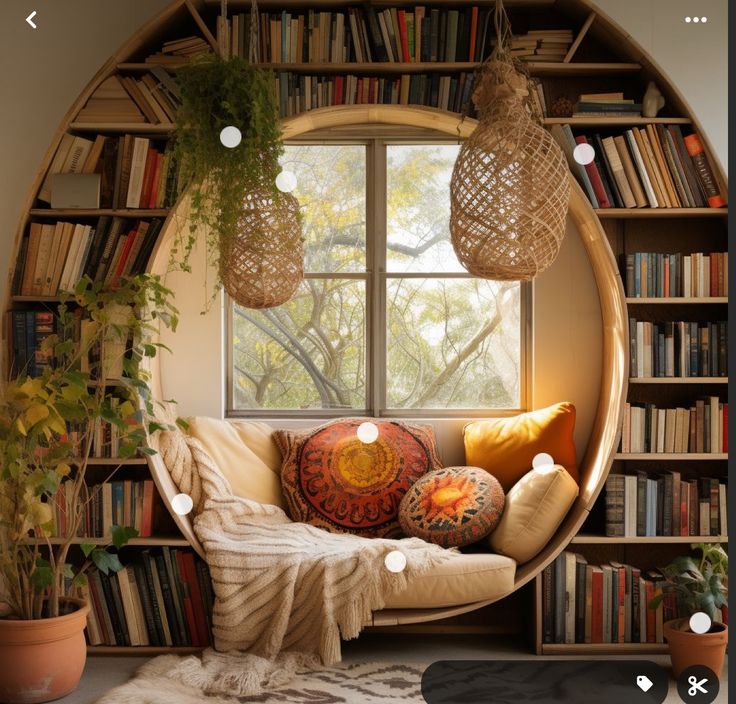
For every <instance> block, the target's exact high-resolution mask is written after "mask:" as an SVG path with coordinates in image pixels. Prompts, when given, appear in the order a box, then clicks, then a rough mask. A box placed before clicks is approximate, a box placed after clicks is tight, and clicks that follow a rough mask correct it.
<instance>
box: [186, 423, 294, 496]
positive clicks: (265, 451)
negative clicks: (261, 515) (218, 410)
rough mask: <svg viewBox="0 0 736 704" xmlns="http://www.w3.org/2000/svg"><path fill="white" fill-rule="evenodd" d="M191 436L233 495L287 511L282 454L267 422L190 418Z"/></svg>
mask: <svg viewBox="0 0 736 704" xmlns="http://www.w3.org/2000/svg"><path fill="white" fill-rule="evenodd" d="M187 421H188V423H189V434H190V435H192V436H193V437H195V438H197V440H199V441H200V442H201V443H202V445H203V446H204V449H205V450H206V451H207V453H208V454H209V455H210V457H212V459H213V460H214V461H215V463H216V464H217V466H218V467H219V469H220V471H221V472H222V474H223V476H224V477H225V479H227V480H228V482H230V487H231V488H232V490H233V494H235V495H236V496H242V497H243V498H246V499H251V500H252V501H257V502H258V503H261V504H273V505H274V506H279V507H280V508H284V507H285V506H284V499H283V497H282V495H281V479H280V477H279V472H280V469H281V453H280V452H279V449H278V448H277V447H276V443H274V441H273V439H272V438H271V433H272V428H271V426H270V425H268V424H266V423H256V422H250V421H235V422H230V421H227V420H218V419H216V418H206V417H203V416H198V417H196V418H188V419H187Z"/></svg>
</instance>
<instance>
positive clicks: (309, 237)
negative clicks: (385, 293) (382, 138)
mask: <svg viewBox="0 0 736 704" xmlns="http://www.w3.org/2000/svg"><path fill="white" fill-rule="evenodd" d="M365 160H366V157H365V146H364V145H362V144H358V145H355V144H339V145H322V144H309V145H287V146H286V149H285V152H284V155H283V156H282V158H281V164H282V166H283V168H284V169H285V170H287V171H291V172H292V173H293V174H294V175H295V176H296V179H297V186H296V188H295V189H294V191H293V193H294V195H295V196H296V198H297V200H298V201H299V205H300V206H301V209H302V214H303V217H304V219H303V221H302V223H303V230H304V269H305V271H308V272H317V273H318V272H338V271H350V272H355V271H365V207H366V206H365V183H366V177H365V169H366V164H365Z"/></svg>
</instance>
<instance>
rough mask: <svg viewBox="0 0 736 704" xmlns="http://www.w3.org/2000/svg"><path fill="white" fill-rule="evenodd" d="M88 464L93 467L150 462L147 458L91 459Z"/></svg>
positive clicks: (76, 461) (76, 462) (75, 461)
mask: <svg viewBox="0 0 736 704" xmlns="http://www.w3.org/2000/svg"><path fill="white" fill-rule="evenodd" d="M81 461H82V460H81V458H78V459H76V460H74V462H73V463H74V464H78V463H79V462H81ZM87 464H92V465H112V466H115V465H123V466H125V465H129V464H135V465H143V464H148V460H147V459H146V458H145V457H90V458H89V460H88V462H87Z"/></svg>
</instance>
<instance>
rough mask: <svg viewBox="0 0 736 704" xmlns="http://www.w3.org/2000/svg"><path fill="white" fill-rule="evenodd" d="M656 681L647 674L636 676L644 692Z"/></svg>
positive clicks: (639, 686)
mask: <svg viewBox="0 0 736 704" xmlns="http://www.w3.org/2000/svg"><path fill="white" fill-rule="evenodd" d="M653 684H654V682H652V680H650V679H649V678H648V677H647V676H646V675H637V677H636V686H637V687H638V688H639V689H640V690H641V691H642V692H648V691H649V690H650V689H651V688H652V685H653Z"/></svg>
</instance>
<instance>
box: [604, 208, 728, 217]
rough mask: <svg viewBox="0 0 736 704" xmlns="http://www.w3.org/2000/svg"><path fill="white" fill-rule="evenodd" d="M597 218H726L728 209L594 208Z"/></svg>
mask: <svg viewBox="0 0 736 704" xmlns="http://www.w3.org/2000/svg"><path fill="white" fill-rule="evenodd" d="M595 214H596V215H597V216H598V217H599V218H621V219H636V218H727V217H728V208H596V209H595Z"/></svg>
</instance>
